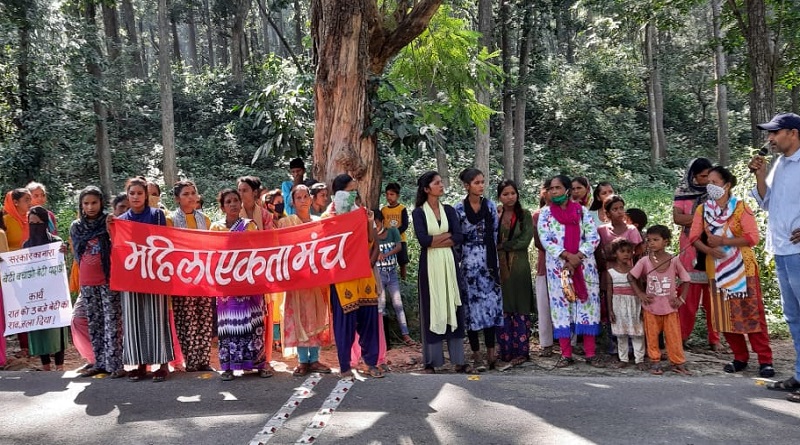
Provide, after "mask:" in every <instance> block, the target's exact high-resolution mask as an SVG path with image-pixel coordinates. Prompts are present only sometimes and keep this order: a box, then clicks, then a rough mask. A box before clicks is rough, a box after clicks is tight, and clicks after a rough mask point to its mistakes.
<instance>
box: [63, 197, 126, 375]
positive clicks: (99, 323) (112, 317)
mask: <svg viewBox="0 0 800 445" xmlns="http://www.w3.org/2000/svg"><path fill="white" fill-rule="evenodd" d="M104 207H105V206H104V204H103V192H101V191H100V189H98V188H97V187H94V186H89V187H86V188H85V189H83V190H82V191H81V193H80V195H78V212H79V215H80V217H79V218H78V219H76V220H75V221H73V222H72V225H71V226H70V228H69V235H70V239H71V240H72V247H73V249H75V261H76V262H77V263H78V270H79V272H78V280H79V282H80V294H81V298H82V300H83V302H84V304H85V306H86V309H85V311H86V316H87V318H88V324H89V338H90V341H91V345H92V352H93V354H94V359H95V360H94V366H93V367H92V368H90V369H88V370H86V372H84V373H83V375H84V376H86V377H91V376H93V375H97V374H100V373H102V372H108V373H111V378H119V377H123V376H125V370H124V368H123V365H122V301H121V300H120V295H119V293H118V292H114V291H112V290H111V289H110V288H109V276H110V272H111V237H110V236H109V234H108V230H107V227H106V220H107V218H108V213H106V211H105V208H104Z"/></svg>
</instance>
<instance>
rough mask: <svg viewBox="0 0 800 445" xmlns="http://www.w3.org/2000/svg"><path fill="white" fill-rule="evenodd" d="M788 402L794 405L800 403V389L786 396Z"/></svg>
mask: <svg viewBox="0 0 800 445" xmlns="http://www.w3.org/2000/svg"><path fill="white" fill-rule="evenodd" d="M786 400H788V401H790V402H794V403H800V389H798V390H797V391H795V392H793V393H790V394H789V395H788V396H786Z"/></svg>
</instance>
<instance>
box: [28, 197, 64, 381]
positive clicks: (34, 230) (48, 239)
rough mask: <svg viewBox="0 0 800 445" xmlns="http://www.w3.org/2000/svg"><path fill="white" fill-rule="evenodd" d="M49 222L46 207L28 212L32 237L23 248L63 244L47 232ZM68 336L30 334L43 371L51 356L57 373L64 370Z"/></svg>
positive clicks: (49, 332)
mask: <svg viewBox="0 0 800 445" xmlns="http://www.w3.org/2000/svg"><path fill="white" fill-rule="evenodd" d="M47 221H49V219H48V214H47V210H46V209H45V208H44V207H41V206H35V207H31V209H30V210H29V211H28V227H29V229H30V236H29V237H28V240H27V241H25V242H24V243H23V244H22V247H23V248H28V247H36V246H43V245H45V244H50V243H56V242H61V238H59V237H57V236H55V235H52V234H50V232H49V231H48V230H47ZM67 335H68V330H67V328H52V329H41V330H38V331H31V332H30V333H28V342H29V345H30V353H31V355H38V356H39V358H41V360H42V369H44V370H45V371H50V369H51V368H50V354H53V355H55V361H56V371H63V370H64V350H65V349H66V347H67Z"/></svg>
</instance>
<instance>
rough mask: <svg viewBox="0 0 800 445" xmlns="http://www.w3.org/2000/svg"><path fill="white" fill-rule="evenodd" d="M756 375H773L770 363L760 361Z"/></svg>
mask: <svg viewBox="0 0 800 445" xmlns="http://www.w3.org/2000/svg"><path fill="white" fill-rule="evenodd" d="M758 375H759V376H761V377H764V378H770V377H775V368H773V367H772V363H762V364H761V365H759V367H758Z"/></svg>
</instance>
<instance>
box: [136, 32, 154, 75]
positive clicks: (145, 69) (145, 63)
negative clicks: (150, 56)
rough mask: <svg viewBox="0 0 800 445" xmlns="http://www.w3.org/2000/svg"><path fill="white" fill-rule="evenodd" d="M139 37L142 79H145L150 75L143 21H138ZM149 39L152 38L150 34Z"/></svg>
mask: <svg viewBox="0 0 800 445" xmlns="http://www.w3.org/2000/svg"><path fill="white" fill-rule="evenodd" d="M139 36H140V37H141V39H140V40H139V42H140V44H141V47H142V72H143V73H144V77H147V75H148V74H149V73H150V68H149V66H150V63H149V62H150V61H149V60H147V46H146V43H145V40H146V39H145V38H144V20H139ZM150 38H151V40H152V38H153V34H152V32H151V33H150Z"/></svg>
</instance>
